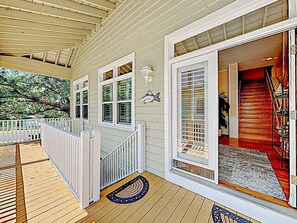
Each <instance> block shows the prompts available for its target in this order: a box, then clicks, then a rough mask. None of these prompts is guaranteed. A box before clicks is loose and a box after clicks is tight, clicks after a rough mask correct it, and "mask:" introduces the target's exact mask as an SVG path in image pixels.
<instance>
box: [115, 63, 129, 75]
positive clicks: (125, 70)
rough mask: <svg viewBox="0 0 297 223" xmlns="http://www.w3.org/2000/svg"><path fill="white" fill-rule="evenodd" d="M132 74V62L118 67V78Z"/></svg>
mask: <svg viewBox="0 0 297 223" xmlns="http://www.w3.org/2000/svg"><path fill="white" fill-rule="evenodd" d="M130 72H132V62H130V63H127V64H124V65H122V66H120V67H118V76H121V75H123V74H128V73H130Z"/></svg>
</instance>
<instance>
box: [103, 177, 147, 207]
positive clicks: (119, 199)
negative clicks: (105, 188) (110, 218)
mask: <svg viewBox="0 0 297 223" xmlns="http://www.w3.org/2000/svg"><path fill="white" fill-rule="evenodd" d="M148 190H149V183H148V181H147V179H145V178H144V177H143V176H137V177H135V178H134V179H132V180H130V181H129V182H128V183H125V184H124V185H123V186H121V187H119V188H118V189H116V190H115V191H113V192H111V193H110V194H108V195H107V196H106V197H107V198H108V199H109V200H110V201H112V202H114V203H117V204H128V203H132V202H135V201H138V200H140V199H141V198H143V197H144V196H145V195H146V193H147V192H148Z"/></svg>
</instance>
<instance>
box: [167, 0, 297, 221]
mask: <svg viewBox="0 0 297 223" xmlns="http://www.w3.org/2000/svg"><path fill="white" fill-rule="evenodd" d="M275 1H276V0H250V1H246V0H237V1H235V2H233V3H231V4H229V5H227V6H225V7H223V8H221V9H219V10H217V11H215V12H213V13H211V14H209V15H207V16H205V17H203V18H201V19H199V20H197V21H195V22H193V23H192V24H189V25H188V26H185V27H183V28H181V29H179V30H177V31H175V32H173V33H171V34H169V35H167V36H165V38H164V80H167V81H164V94H165V95H164V114H166V115H165V119H164V131H165V133H164V147H165V179H166V180H168V181H170V182H173V183H175V184H177V185H180V186H182V187H185V188H187V189H189V190H191V191H194V192H195V193H198V194H200V195H202V196H205V197H207V198H209V199H212V200H213V201H215V202H218V203H221V204H223V205H225V206H228V207H230V208H232V209H235V210H237V211H239V212H241V213H243V214H246V215H249V216H251V217H253V218H255V219H258V220H260V221H263V222H285V221H288V222H289V221H292V220H293V218H292V215H290V212H289V211H287V209H283V208H282V207H280V206H278V205H276V206H274V205H272V204H271V203H270V202H267V201H263V200H258V199H256V200H257V201H256V202H255V199H254V198H253V197H252V196H249V195H246V194H243V193H240V192H234V191H231V192H229V193H228V192H226V191H228V188H225V187H223V186H221V185H214V184H207V183H208V182H206V181H204V180H197V181H198V182H199V183H198V182H195V181H193V180H192V179H190V178H185V177H184V176H181V175H180V174H178V173H175V172H174V171H171V160H172V154H171V147H172V143H171V140H172V137H171V133H170V132H171V128H172V124H171V120H172V115H171V95H172V92H171V72H172V67H171V66H172V64H173V63H176V62H178V61H183V60H187V59H189V58H193V57H196V56H199V55H203V54H206V53H209V52H213V51H215V50H224V49H227V48H231V47H234V46H237V45H240V44H244V43H247V42H251V41H253V40H257V39H260V38H264V37H267V36H271V35H274V34H277V33H281V32H284V31H288V30H290V29H293V28H295V27H296V26H297V18H296V15H297V6H296V5H297V4H296V2H295V0H289V19H287V20H285V21H282V22H279V23H276V24H274V25H271V26H267V27H264V28H261V29H258V30H255V31H252V32H250V33H247V34H243V35H241V36H238V37H235V38H233V39H230V40H226V41H223V42H219V43H217V44H214V45H211V46H208V47H205V48H202V49H198V50H196V51H193V52H191V53H188V54H184V55H181V56H178V57H174V44H175V43H178V42H180V41H181V40H185V39H187V38H189V37H191V36H194V35H197V34H199V33H202V32H204V31H206V30H209V29H211V28H214V27H216V26H218V25H221V24H224V23H226V22H228V21H231V20H233V19H235V18H238V17H240V16H242V15H245V14H247V13H249V12H252V11H254V10H257V9H259V8H261V7H264V6H266V5H269V4H271V3H273V2H275ZM290 15H291V16H290ZM263 213H265V215H263Z"/></svg>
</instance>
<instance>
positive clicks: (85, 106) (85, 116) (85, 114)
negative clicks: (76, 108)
mask: <svg viewBox="0 0 297 223" xmlns="http://www.w3.org/2000/svg"><path fill="white" fill-rule="evenodd" d="M82 108H83V111H82V112H83V119H88V105H83V107H82Z"/></svg>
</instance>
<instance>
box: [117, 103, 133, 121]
mask: <svg viewBox="0 0 297 223" xmlns="http://www.w3.org/2000/svg"><path fill="white" fill-rule="evenodd" d="M118 123H119V124H131V102H123V103H118Z"/></svg>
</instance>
